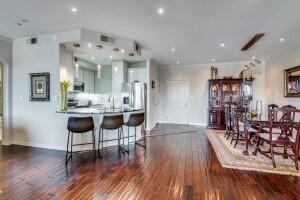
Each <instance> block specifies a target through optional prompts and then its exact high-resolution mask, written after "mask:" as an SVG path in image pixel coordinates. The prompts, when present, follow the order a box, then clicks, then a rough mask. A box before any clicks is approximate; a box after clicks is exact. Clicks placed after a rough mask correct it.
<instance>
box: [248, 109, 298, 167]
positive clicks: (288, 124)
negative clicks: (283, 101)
mask: <svg viewBox="0 0 300 200" xmlns="http://www.w3.org/2000/svg"><path fill="white" fill-rule="evenodd" d="M268 112H269V115H273V114H274V112H277V113H278V114H280V116H281V118H280V119H279V121H278V122H274V121H273V120H272V119H271V118H270V121H269V123H270V128H269V133H259V134H257V145H255V152H254V155H256V153H257V152H260V153H261V154H263V155H264V156H266V157H268V158H270V159H271V160H272V164H273V166H274V167H276V164H275V155H282V156H285V157H287V158H288V157H290V158H291V159H292V160H293V161H294V162H295V167H296V169H297V170H299V167H298V157H299V136H300V126H299V123H300V122H299V123H298V124H295V123H294V120H295V115H296V114H300V110H297V109H295V108H288V107H282V108H277V109H270V110H269V111H268ZM261 141H264V142H265V143H267V144H268V145H269V147H270V148H269V150H267V151H264V150H261V149H260V145H258V144H260V142H261ZM275 147H278V148H276V151H275V150H274V148H275ZM288 148H292V151H291V152H288V151H287V149H288Z"/></svg>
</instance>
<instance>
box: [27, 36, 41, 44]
mask: <svg viewBox="0 0 300 200" xmlns="http://www.w3.org/2000/svg"><path fill="white" fill-rule="evenodd" d="M37 43H38V38H37V37H32V38H27V39H26V44H32V45H34V44H37Z"/></svg>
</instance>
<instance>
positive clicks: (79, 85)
mask: <svg viewBox="0 0 300 200" xmlns="http://www.w3.org/2000/svg"><path fill="white" fill-rule="evenodd" d="M73 90H74V92H84V83H80V82H74V88H73Z"/></svg>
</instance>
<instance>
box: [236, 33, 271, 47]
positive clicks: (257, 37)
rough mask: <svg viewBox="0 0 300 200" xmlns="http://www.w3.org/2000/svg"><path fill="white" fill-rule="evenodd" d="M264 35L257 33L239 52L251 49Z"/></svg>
mask: <svg viewBox="0 0 300 200" xmlns="http://www.w3.org/2000/svg"><path fill="white" fill-rule="evenodd" d="M264 35H265V33H257V34H256V35H255V36H254V37H253V38H252V39H251V40H250V41H249V42H248V43H247V44H246V45H245V46H244V47H243V48H242V49H241V51H247V50H248V49H250V47H252V46H253V45H254V44H255V43H256V42H257V41H258V40H260V39H261V38H262V37H263V36H264Z"/></svg>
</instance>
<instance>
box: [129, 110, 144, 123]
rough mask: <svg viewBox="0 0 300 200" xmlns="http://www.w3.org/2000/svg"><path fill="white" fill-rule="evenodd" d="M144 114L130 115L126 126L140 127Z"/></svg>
mask: <svg viewBox="0 0 300 200" xmlns="http://www.w3.org/2000/svg"><path fill="white" fill-rule="evenodd" d="M144 120H145V113H131V114H130V116H129V118H128V121H127V125H129V126H140V125H142V124H143V123H144Z"/></svg>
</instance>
